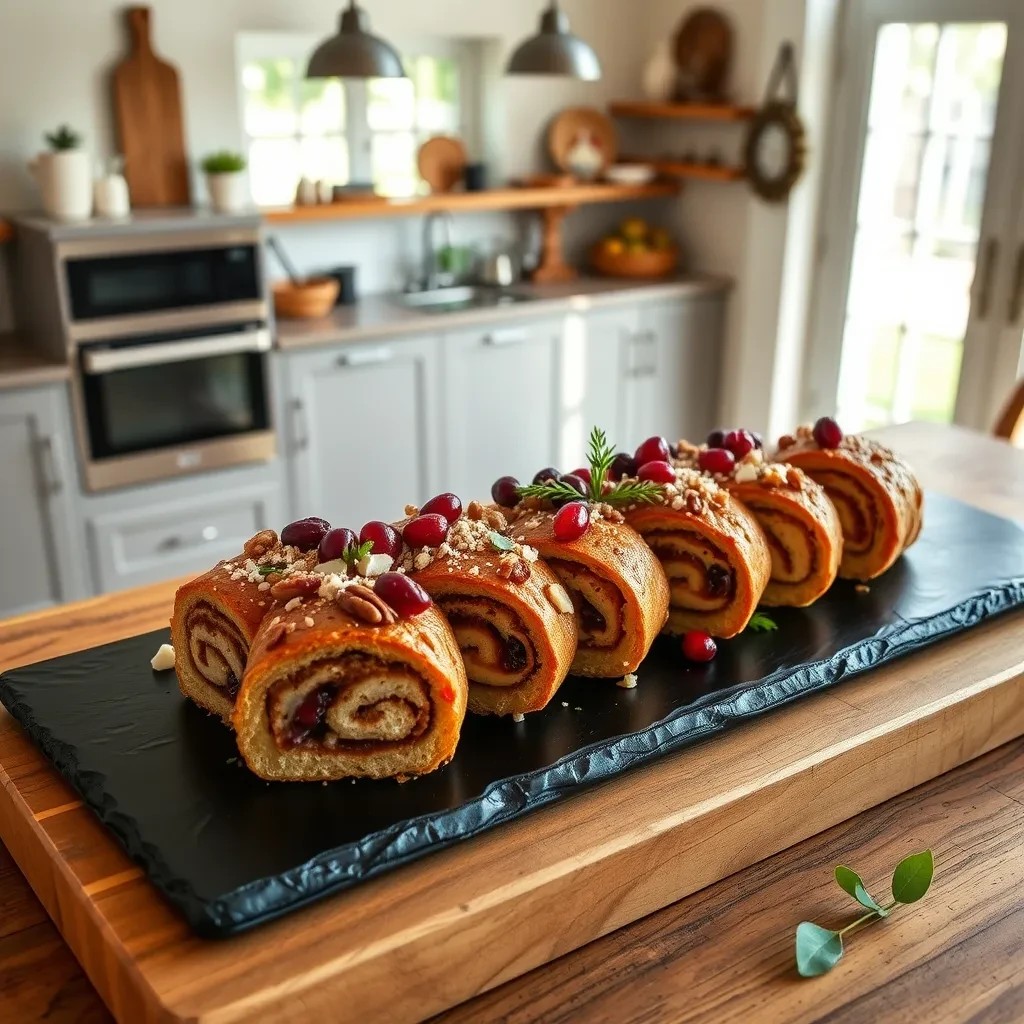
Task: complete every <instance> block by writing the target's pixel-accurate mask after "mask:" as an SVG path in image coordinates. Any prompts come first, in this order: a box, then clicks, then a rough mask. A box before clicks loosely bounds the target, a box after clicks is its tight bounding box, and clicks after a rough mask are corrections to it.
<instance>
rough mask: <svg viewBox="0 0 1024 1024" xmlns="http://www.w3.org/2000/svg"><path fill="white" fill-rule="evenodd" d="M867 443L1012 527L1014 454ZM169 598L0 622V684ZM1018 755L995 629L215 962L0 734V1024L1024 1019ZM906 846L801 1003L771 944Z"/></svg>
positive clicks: (219, 946) (591, 796) (1019, 673)
mask: <svg viewBox="0 0 1024 1024" xmlns="http://www.w3.org/2000/svg"><path fill="white" fill-rule="evenodd" d="M878 436H879V437H881V438H882V439H883V440H885V441H886V442H887V443H890V444H891V445H892V446H893V447H894V448H896V449H897V450H898V451H899V452H900V453H901V454H903V455H905V456H906V457H907V458H908V459H909V460H910V462H911V463H912V464H913V465H914V466H915V468H916V469H917V471H918V474H919V476H920V478H921V480H922V482H923V483H924V485H925V487H926V488H928V489H930V490H933V491H938V492H942V493H945V494H948V495H951V496H953V497H956V498H959V499H961V500H963V501H966V502H968V503H971V504H974V505H976V506H978V507H980V508H983V509H986V510H987V511H990V512H993V513H996V514H998V515H1002V516H1007V517H1016V518H1021V517H1022V516H1024V512H1022V510H1024V452H1021V451H1016V450H1014V449H1011V448H1009V447H1007V446H1006V445H1005V444H1003V443H1001V442H997V441H994V440H991V439H988V438H986V437H983V436H981V435H978V434H974V433H970V432H968V431H964V430H960V429H957V428H952V427H941V426H933V425H925V424H910V425H906V426H901V427H895V428H890V429H887V430H884V431H880V432H879V434H878ZM173 591H174V584H163V585H158V586H152V587H147V588H144V589H141V590H136V591H131V592H128V593H122V594H117V595H112V596H109V597H103V598H97V599H95V600H92V601H87V602H84V603H82V604H79V605H75V606H69V607H65V608H59V609H51V610H48V611H44V612H39V613H36V614H32V615H27V616H23V617H21V618H19V619H15V620H11V621H9V622H6V623H0V670H6V669H9V668H12V667H15V666H18V665H24V664H28V663H30V662H35V661H39V660H42V659H44V658H50V657H54V656H57V655H59V654H64V653H68V652H71V651H76V650H81V649H84V648H87V647H91V646H94V645H97V644H101V643H105V642H108V641H112V640H116V639H120V638H123V637H127V636H131V635H134V634H138V633H141V632H145V631H148V630H152V629H155V628H158V627H160V626H162V625H164V624H166V622H167V618H168V614H169V611H170V604H171V597H172V594H173ZM1021 736H1024V613H1021V612H1011V613H1008V614H1006V615H1003V616H1001V617H999V618H997V619H995V620H993V621H989V622H988V623H985V624H983V625H981V626H979V627H977V628H974V629H971V630H970V631H968V632H967V633H965V634H963V635H961V636H959V637H957V638H955V639H952V640H949V641H947V642H943V643H939V644H936V645H935V646H934V647H931V648H929V649H928V650H925V651H922V652H919V653H917V654H914V655H912V656H909V657H907V658H903V659H900V660H898V661H896V662H894V663H891V664H889V665H885V666H883V667H881V668H879V669H876V670H874V671H871V672H869V673H867V674H865V675H862V676H859V677H857V678H854V679H851V680H848V681H846V682H844V683H843V684H842V686H840V687H836V688H834V689H831V690H829V691H827V692H825V693H821V694H818V695H816V696H812V697H808V698H806V699H802V700H800V701H798V702H796V703H794V704H792V705H789V706H787V707H784V708H781V709H778V710H776V711H774V712H773V713H771V714H769V715H766V716H764V717H763V718H759V719H757V720H756V721H752V722H749V723H747V724H744V725H740V726H738V727H736V728H735V729H732V730H731V731H729V732H727V733H724V734H722V735H719V736H716V737H714V738H713V739H712V740H711V741H709V742H706V743H701V744H698V745H696V746H693V747H691V748H689V749H686V750H683V751H681V752H679V753H677V754H674V755H671V756H668V757H666V758H663V759H662V760H660V761H657V762H655V763H654V764H651V765H649V766H647V767H644V768H641V769H639V770H636V771H633V772H629V773H627V774H626V775H624V776H623V777H621V778H618V779H616V780H614V781H612V782H609V783H606V784H604V785H602V786H599V787H596V788H594V789H592V790H589V791H587V792H585V793H583V794H582V795H579V796H576V797H574V798H573V799H571V800H566V801H564V802H562V803H559V804H558V805H557V806H555V807H552V808H549V809H546V810H543V811H540V812H538V813H536V814H532V815H529V816H527V817H525V818H522V819H520V820H518V821H515V822H513V823H511V824H508V825H505V826H503V827H501V828H498V829H495V830H493V831H491V832H489V833H487V834H486V835H483V836H481V837H478V838H476V839H473V840H471V841H469V842H465V843H462V844H460V845H458V846H457V847H455V848H453V849H450V850H448V851H445V852H443V853H441V854H438V855H436V856H432V857H428V858H426V859H424V860H421V861H419V862H417V863H415V864H412V865H410V866H408V867H405V868H403V869H401V870H399V871H396V872H393V873H391V874H389V875H387V876H386V877H383V878H380V879H377V880H375V881H372V882H369V883H367V884H365V885H363V886H360V887H359V888H357V889H355V890H352V891H350V892H349V893H346V894H344V895H342V896H340V897H337V898H332V899H327V900H325V901H323V902H321V903H319V904H318V905H316V906H315V907H312V908H310V909H308V910H305V911H301V912H299V913H295V914H292V915H290V916H288V917H286V918H285V919H283V920H281V921H279V922H277V923H274V924H271V925H268V926H265V927H261V928H257V929H255V930H254V931H252V932H250V933H247V934H245V935H243V936H240V937H238V938H235V939H230V940H225V941H219V942H214V941H209V940H203V939H199V938H197V937H195V936H194V935H192V934H191V933H190V932H189V930H188V928H187V927H186V926H185V924H184V923H183V921H182V920H181V919H180V917H179V916H178V915H177V914H176V912H175V911H174V910H172V909H171V908H170V907H169V906H168V905H167V904H166V903H164V902H163V901H162V899H161V898H160V897H159V896H158V895H157V894H156V892H155V890H153V889H152V888H151V886H150V885H149V883H148V882H147V881H146V880H145V878H144V877H143V876H142V874H141V871H140V870H139V869H138V868H137V867H135V866H134V865H133V864H132V863H131V862H130V861H129V860H128V858H127V857H126V856H125V855H124V854H123V853H122V852H121V850H120V848H119V847H118V846H117V845H116V843H115V842H114V840H113V839H112V838H111V837H110V836H109V835H108V834H107V833H106V831H105V830H104V829H103V827H102V826H101V825H100V824H99V823H98V822H97V821H96V820H95V819H94V818H93V816H92V814H91V812H89V811H88V810H87V809H86V808H84V807H83V806H82V805H81V801H80V800H79V799H78V797H77V795H76V794H75V793H74V791H73V790H71V789H70V788H69V787H68V786H67V785H66V784H65V783H64V782H63V781H62V780H61V779H60V778H59V777H58V776H57V775H56V773H55V772H54V771H53V770H52V769H51V768H50V767H49V766H48V763H47V762H46V761H45V759H44V758H43V757H42V756H41V755H40V754H39V753H38V751H37V750H36V748H35V747H34V746H33V745H32V744H31V743H30V742H29V741H28V739H27V738H26V737H25V735H24V734H23V733H22V732H21V730H20V727H19V726H17V725H16V723H14V722H13V720H11V719H10V718H9V717H8V716H7V714H6V712H2V711H0V764H2V765H3V769H2V774H0V778H2V781H3V786H4V799H3V806H2V809H0V834H2V835H3V836H4V838H5V840H6V842H7V846H6V847H4V846H0V907H2V911H0V1021H12V1022H14V1021H17V1022H26V1024H29V1022H35V1021H44V1020H45V1021H48V1022H55V1021H56V1022H63V1021H76V1022H81V1021H108V1020H110V1019H111V1016H110V1014H111V1012H112V1013H113V1016H114V1018H116V1019H117V1020H120V1021H130V1022H132V1024H135V1022H143V1021H165V1020H166V1021H170V1020H198V1021H217V1022H218V1024H221V1022H225V1024H226V1022H229V1021H264V1020H266V1021H300V1020H301V1021H307V1020H310V1019H314V1020H323V1021H341V1020H349V1019H351V1020H358V1021H375V1022H376V1021H390V1020H394V1021H407V1020H415V1019H417V1018H423V1017H429V1016H430V1015H432V1014H441V1016H440V1017H439V1019H440V1020H442V1021H445V1022H455V1021H459V1022H467V1024H468V1022H471V1021H472V1022H481V1021H499V1020H500V1021H520V1022H526V1021H544V1022H556V1021H567V1020H574V1021H575V1020H581V1021H609V1022H629V1021H636V1022H641V1021H643V1022H652V1021H660V1020H684V1019H685V1020H704V1021H715V1022H719V1021H737V1022H739V1021H743V1022H752V1021H757V1022H761V1021H769V1022H772V1021H778V1022H780V1024H781V1022H790V1021H817V1020H829V1021H865V1022H868V1021H870V1022H876V1021H906V1022H908V1024H909V1022H916V1021H922V1020H929V1021H936V1020H964V1021H966V1020H972V1021H980V1020H993V1021H995V1020H999V1021H1017V1020H1024V941H1022V939H1021V936H1022V935H1024V895H1022V894H1024V781H1022V780H1024V740H1021V739H1020V738H1019V737H1021ZM958 766H959V767H958ZM943 773H944V774H943ZM915 786H916V787H917V788H916V789H915V788H913V787H915ZM14 807H16V808H19V809H20V812H21V814H20V815H19V814H15V813H13V811H12V808H14ZM268 824H269V823H268ZM808 837H811V838H808ZM925 847H930V848H931V849H932V850H933V851H934V853H935V858H936V875H935V881H934V883H933V886H932V889H931V891H930V892H929V894H928V895H927V897H926V898H925V899H924V900H923V901H922V902H921V903H919V904H916V905H915V906H914V907H911V908H905V909H904V910H903V911H901V912H899V913H898V914H896V915H894V916H893V918H891V919H890V920H888V921H886V922H883V923H881V924H878V925H875V926H874V927H872V928H870V929H868V930H866V931H864V932H863V933H860V934H857V935H855V936H853V937H852V939H851V941H850V942H849V945H848V952H847V955H846V957H845V958H844V959H843V961H842V962H841V963H840V964H839V966H838V967H837V968H836V969H835V970H833V971H832V973H830V974H829V975H827V976H825V977H822V978H819V979H816V980H813V981H803V980H800V979H799V978H798V977H797V976H796V972H795V970H794V968H793V954H792V944H793V930H794V928H795V926H796V924H797V923H798V922H799V921H801V920H814V921H817V922H819V923H821V924H825V925H829V926H831V925H837V926H838V925H839V924H841V923H845V922H848V921H849V920H850V919H851V917H852V915H851V910H855V905H854V904H853V903H852V901H850V900H849V898H848V897H847V896H846V895H845V894H844V893H842V892H841V891H840V890H839V888H838V887H837V886H836V884H835V882H834V881H833V880H832V868H833V866H834V865H835V864H837V863H845V864H849V865H851V866H852V867H854V868H855V869H856V870H858V871H859V872H860V873H861V875H862V876H863V877H864V879H865V881H866V883H867V884H868V886H869V888H872V889H873V890H880V891H884V889H885V887H886V883H887V879H888V874H889V872H890V871H891V870H892V868H893V866H894V865H895V864H896V862H897V861H898V860H900V859H901V858H902V857H903V856H905V855H907V854H909V853H911V852H915V851H918V850H921V849H923V848H925ZM40 851H43V852H42V853H41V852H40ZM779 851H782V852H779ZM16 862H17V863H16ZM19 865H20V868H21V870H20V871H19ZM22 872H24V876H28V879H29V882H30V883H31V886H32V888H30V887H29V882H26V879H25V877H24V876H23V874H22ZM710 883H714V884H710ZM32 889H34V890H35V895H34V894H33V891H32ZM878 894H879V893H877V892H876V895H878ZM37 897H38V898H37ZM44 907H45V909H44ZM51 918H52V919H53V921H56V922H57V926H59V930H58V927H55V925H54V924H53V923H51ZM62 936H63V937H62ZM359 936H362V939H360V938H359ZM585 943H589V944H586V945H585ZM69 947H70V948H69ZM580 947H582V948H580ZM76 957H77V960H76ZM79 962H81V963H82V964H84V967H85V973H83V969H82V967H80V966H79ZM90 982H91V984H90ZM93 985H95V986H96V987H95V989H94V988H93ZM97 990H98V991H99V993H100V994H99V995H97ZM104 1002H105V1003H106V1006H104ZM107 1007H109V1008H110V1009H109V1010H108V1009H107Z"/></svg>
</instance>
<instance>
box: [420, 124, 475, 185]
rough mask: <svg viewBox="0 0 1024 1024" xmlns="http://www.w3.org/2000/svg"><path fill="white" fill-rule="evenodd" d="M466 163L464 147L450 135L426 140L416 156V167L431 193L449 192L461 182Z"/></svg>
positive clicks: (436, 136)
mask: <svg viewBox="0 0 1024 1024" xmlns="http://www.w3.org/2000/svg"><path fill="white" fill-rule="evenodd" d="M467 162H468V161H467V158H466V147H465V146H464V145H463V144H462V141H461V140H460V139H456V138H453V137H452V136H450V135H435V136H434V137H433V138H432V139H427V141H426V142H424V143H423V145H422V146H420V149H419V152H418V153H417V154H416V167H417V169H418V170H419V172H420V177H421V178H422V179H423V180H424V181H425V182H426V183H427V184H428V185H429V186H430V191H431V192H451V190H452V189H453V188H455V186H456V185H457V184H458V183H459V182H460V181H461V180H462V176H463V173H464V171H465V168H466V164H467Z"/></svg>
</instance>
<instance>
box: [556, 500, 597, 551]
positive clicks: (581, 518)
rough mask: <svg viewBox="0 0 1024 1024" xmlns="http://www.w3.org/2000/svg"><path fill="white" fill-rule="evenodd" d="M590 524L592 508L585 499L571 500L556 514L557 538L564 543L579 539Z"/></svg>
mask: <svg viewBox="0 0 1024 1024" xmlns="http://www.w3.org/2000/svg"><path fill="white" fill-rule="evenodd" d="M589 526H590V509H589V508H588V507H587V503H586V502H585V501H570V502H569V504H568V505H564V506H563V507H562V508H560V509H559V510H558V513H557V514H556V515H555V522H554V526H553V529H554V532H555V540H560V541H562V542H563V543H568V542H569V541H573V540H579V539H580V537H582V536H583V534H585V533H586V532H587V528H588V527H589Z"/></svg>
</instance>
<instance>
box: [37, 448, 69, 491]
mask: <svg viewBox="0 0 1024 1024" xmlns="http://www.w3.org/2000/svg"><path fill="white" fill-rule="evenodd" d="M39 461H40V463H41V465H42V469H43V487H44V488H45V490H46V492H47V494H59V493H60V492H61V491H62V490H63V489H64V479H63V473H62V472H61V459H60V451H59V449H58V447H57V442H56V441H55V440H54V439H53V438H52V437H49V436H45V437H41V438H40V439H39Z"/></svg>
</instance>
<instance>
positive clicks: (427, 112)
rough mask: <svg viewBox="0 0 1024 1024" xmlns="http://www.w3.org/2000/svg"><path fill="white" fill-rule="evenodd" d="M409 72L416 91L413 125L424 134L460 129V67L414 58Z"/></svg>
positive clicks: (436, 59) (440, 60)
mask: <svg viewBox="0 0 1024 1024" xmlns="http://www.w3.org/2000/svg"><path fill="white" fill-rule="evenodd" d="M410 71H411V75H412V79H413V85H414V86H415V90H416V123H417V126H418V127H419V129H420V131H421V132H422V133H424V134H435V133H438V132H446V133H449V134H451V133H454V132H457V131H458V130H459V66H458V64H457V63H456V62H455V61H454V60H450V59H448V58H440V57H415V58H413V59H412V61H410Z"/></svg>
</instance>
